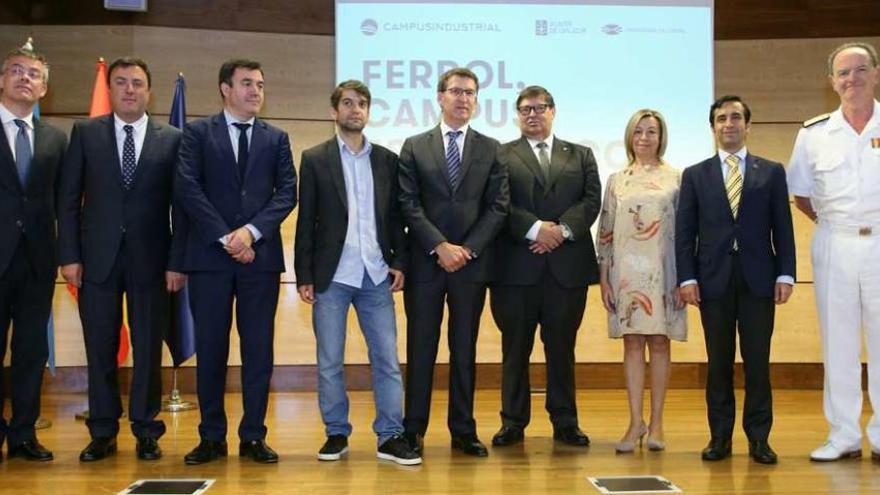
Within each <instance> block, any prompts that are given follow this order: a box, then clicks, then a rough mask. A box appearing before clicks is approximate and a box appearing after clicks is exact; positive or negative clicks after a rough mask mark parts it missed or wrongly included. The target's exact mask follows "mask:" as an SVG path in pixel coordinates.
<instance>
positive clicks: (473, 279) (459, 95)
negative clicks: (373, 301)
mask: <svg viewBox="0 0 880 495" xmlns="http://www.w3.org/2000/svg"><path fill="white" fill-rule="evenodd" d="M478 91H479V81H478V79H477V76H476V75H475V74H474V73H473V72H471V71H470V70H468V69H464V68H457V69H452V70H449V71H447V72H446V73H444V74H443V75H441V76H440V81H439V82H438V84H437V102H438V103H439V104H440V109H441V121H440V124H439V125H438V126H437V127H434V128H433V129H431V130H430V131H428V132H425V133H422V134H419V135H416V136H413V137H410V138H408V139H407V140H406V141H405V142H404V143H403V148H402V150H401V152H400V163H401V168H400V189H401V193H400V200H401V208H402V210H403V215H404V219H405V221H406V224H407V226H408V227H409V231H408V234H409V252H410V265H409V273H408V277H407V278H408V280H407V284H406V288H405V289H404V306H405V308H406V314H407V327H406V332H407V351H406V355H407V367H406V375H407V380H406V401H405V403H406V415H405V419H404V428H405V429H406V436H407V439H408V441H409V442H410V445H411V446H412V447H413V448H414V449H417V450H421V445H422V437H423V435H424V434H425V430H426V429H427V428H428V418H429V413H430V407H431V388H432V382H433V377H434V361H435V360H436V358H437V346H438V345H439V340H440V323H441V321H442V319H443V306H444V304H443V303H444V301H447V304H448V307H449V351H450V357H449V412H448V418H447V423H448V426H449V430H450V432H451V433H452V447H453V448H456V449H459V450H461V451H463V452H464V453H465V454H468V455H473V456H478V457H485V456H486V455H488V451H487V450H486V447H485V446H484V445H483V444H482V443H481V442H480V440H479V439H478V438H477V433H476V422H475V421H474V415H473V411H474V383H475V377H474V375H475V358H476V344H477V333H478V331H479V326H480V315H481V314H482V312H483V304H484V301H485V296H486V284H487V282H489V281H490V280H491V278H492V275H493V268H494V264H493V263H494V260H493V243H494V240H495V236H496V234H497V233H498V231H499V230H500V229H501V226H502V225H503V223H504V218H505V216H506V215H507V209H508V206H509V193H508V184H507V170H506V169H505V167H504V166H503V164H502V163H501V162H499V160H498V142H497V141H495V140H494V139H492V138H489V137H486V136H484V135H482V134H480V133H479V132H477V131H475V130H473V129H472V128H470V126H469V125H468V123H469V121H470V119H471V117H472V115H473V113H474V110H475V109H476V106H477V92H478Z"/></svg>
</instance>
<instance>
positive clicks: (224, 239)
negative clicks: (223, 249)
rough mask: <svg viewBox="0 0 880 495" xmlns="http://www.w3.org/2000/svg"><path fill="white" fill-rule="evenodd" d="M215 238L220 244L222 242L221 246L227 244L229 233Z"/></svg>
mask: <svg viewBox="0 0 880 495" xmlns="http://www.w3.org/2000/svg"><path fill="white" fill-rule="evenodd" d="M217 240H218V241H220V244H223V246H226V245H227V244H229V234H226V235H224V236H223V237H221V238H219V239H217Z"/></svg>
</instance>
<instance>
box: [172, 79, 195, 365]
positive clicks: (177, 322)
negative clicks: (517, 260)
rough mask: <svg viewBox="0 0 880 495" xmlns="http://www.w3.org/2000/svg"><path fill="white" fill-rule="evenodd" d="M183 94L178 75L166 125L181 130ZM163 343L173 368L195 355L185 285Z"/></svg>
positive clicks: (175, 301) (183, 84)
mask: <svg viewBox="0 0 880 495" xmlns="http://www.w3.org/2000/svg"><path fill="white" fill-rule="evenodd" d="M184 93H186V81H185V80H184V78H183V74H178V75H177V81H176V82H175V83H174V97H173V98H172V100H171V117H170V118H169V119H168V123H169V124H171V125H173V126H174V127H177V128H178V129H183V126H184V125H186V99H185V98H184ZM173 235H178V232H173ZM165 343H166V344H167V345H168V350H169V351H171V358H172V360H173V361H174V367H175V368H176V367H178V366H180V365H181V364H183V362H184V361H186V360H187V359H189V358H191V357H193V355H194V354H195V353H196V339H195V330H194V324H193V317H192V313H191V312H190V310H189V287H188V286H186V285H184V286H183V289H181V290H180V291H178V292H176V293H175V294H174V295H172V299H171V325H170V326H169V328H168V331H167V333H166V335H165Z"/></svg>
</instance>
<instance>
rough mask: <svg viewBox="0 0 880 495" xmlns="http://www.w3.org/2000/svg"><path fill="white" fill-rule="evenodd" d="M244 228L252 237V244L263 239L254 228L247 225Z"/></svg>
mask: <svg viewBox="0 0 880 495" xmlns="http://www.w3.org/2000/svg"><path fill="white" fill-rule="evenodd" d="M244 228H246V229H248V230H249V231H251V235H252V236H254V242H257V241H259V240H260V239H262V238H263V234H261V233H260V230H259V229H258V228H256V227H254V226H253V225H251V224H247V225H245V226H244Z"/></svg>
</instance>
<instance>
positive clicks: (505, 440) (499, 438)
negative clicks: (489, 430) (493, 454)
mask: <svg viewBox="0 0 880 495" xmlns="http://www.w3.org/2000/svg"><path fill="white" fill-rule="evenodd" d="M524 437H525V435H523V429H522V428H520V427H518V426H502V427H501V429H500V430H498V433H496V434H495V436H494V437H492V445H494V446H496V447H506V446H508V445H513V444H515V443H520V442H522V441H523V438H524Z"/></svg>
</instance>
